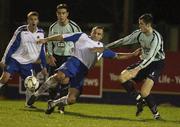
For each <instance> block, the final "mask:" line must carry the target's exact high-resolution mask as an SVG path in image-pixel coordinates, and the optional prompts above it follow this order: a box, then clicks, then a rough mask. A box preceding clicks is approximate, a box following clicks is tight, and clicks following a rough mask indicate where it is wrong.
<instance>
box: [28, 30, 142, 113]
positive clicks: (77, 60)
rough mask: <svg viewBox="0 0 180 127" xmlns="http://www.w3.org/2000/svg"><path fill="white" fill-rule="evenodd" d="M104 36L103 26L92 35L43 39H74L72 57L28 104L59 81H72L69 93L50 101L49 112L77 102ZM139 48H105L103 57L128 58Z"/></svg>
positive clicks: (42, 40) (78, 34)
mask: <svg viewBox="0 0 180 127" xmlns="http://www.w3.org/2000/svg"><path fill="white" fill-rule="evenodd" d="M102 37H103V28H102V27H94V28H93V29H92V31H91V36H88V35H87V34H85V33H72V34H63V35H54V36H51V37H47V38H45V39H41V40H39V41H38V42H39V43H46V42H48V41H51V40H60V41H62V40H64V41H72V42H74V44H75V47H74V50H73V54H72V57H70V59H68V60H67V62H65V63H64V64H63V65H62V66H60V67H59V68H58V69H57V73H56V74H54V75H53V76H51V77H49V79H47V81H46V82H45V84H43V85H42V86H41V87H40V88H39V89H38V90H37V91H36V93H35V94H34V95H33V96H32V97H31V98H30V99H29V101H28V104H30V105H31V104H33V103H34V102H35V100H36V99H37V97H38V96H39V95H41V94H42V93H43V92H44V91H45V90H46V89H48V87H51V86H53V85H57V83H58V82H60V83H61V84H64V85H65V84H67V83H70V88H69V93H68V95H67V96H64V97H62V98H60V99H58V100H54V101H52V102H51V101H50V102H49V103H48V104H49V108H48V110H47V112H46V113H47V114H50V113H52V111H53V109H54V107H55V106H56V105H62V106H65V105H69V104H73V103H75V102H76V99H77V97H78V96H79V95H80V93H81V90H82V88H83V81H84V78H85V76H86V74H87V72H88V70H89V69H91V68H92V67H93V65H94V64H95V63H96V61H97V59H98V56H101V55H99V53H97V52H94V51H93V48H94V47H103V43H102V42H100V40H101V39H102ZM138 53H139V50H137V51H136V52H134V53H127V54H122V53H120V54H119V53H115V52H113V51H111V50H108V49H107V50H105V51H104V52H103V55H102V57H106V58H118V59H126V58H129V57H132V56H134V55H135V54H136V55H137V54H138Z"/></svg>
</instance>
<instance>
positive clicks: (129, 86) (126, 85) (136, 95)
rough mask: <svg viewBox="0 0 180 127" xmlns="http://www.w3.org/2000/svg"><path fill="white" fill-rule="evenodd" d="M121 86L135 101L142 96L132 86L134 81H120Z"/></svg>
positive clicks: (139, 99)
mask: <svg viewBox="0 0 180 127" xmlns="http://www.w3.org/2000/svg"><path fill="white" fill-rule="evenodd" d="M122 86H123V87H124V89H125V90H126V91H127V93H128V94H130V95H131V96H132V97H133V98H135V99H136V100H137V101H141V100H142V99H143V98H142V96H141V94H140V93H138V92H137V90H136V89H135V88H134V83H133V82H132V81H130V80H128V81H126V82H124V83H122Z"/></svg>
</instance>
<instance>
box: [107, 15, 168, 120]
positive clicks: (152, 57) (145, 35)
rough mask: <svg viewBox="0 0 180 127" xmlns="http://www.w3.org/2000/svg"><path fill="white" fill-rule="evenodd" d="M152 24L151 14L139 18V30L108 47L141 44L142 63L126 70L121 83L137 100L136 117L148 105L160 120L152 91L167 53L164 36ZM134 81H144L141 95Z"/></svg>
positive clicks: (120, 77) (120, 80)
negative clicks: (135, 87)
mask: <svg viewBox="0 0 180 127" xmlns="http://www.w3.org/2000/svg"><path fill="white" fill-rule="evenodd" d="M152 23H153V21H152V15H151V14H144V15H142V16H141V17H140V18H139V28H140V29H139V30H136V31H134V32H133V33H132V34H130V35H128V36H126V37H124V38H122V39H119V40H117V41H115V42H112V43H110V44H108V45H106V47H109V48H112V47H117V46H119V45H128V44H134V43H139V45H140V46H141V48H142V55H141V61H140V62H138V63H136V64H133V65H131V66H129V67H128V68H127V69H125V70H124V71H123V72H122V73H121V74H120V76H119V82H120V83H121V84H122V86H124V88H125V89H126V90H127V92H128V93H130V94H131V95H132V96H134V97H135V98H136V100H137V112H136V116H138V115H139V114H140V113H141V112H142V111H143V106H144V103H147V105H148V106H149V108H150V110H151V112H152V113H153V115H154V118H155V119H158V118H160V114H159V112H158V110H157V105H156V103H155V102H154V100H153V98H152V97H151V94H150V91H151V89H152V87H153V85H154V82H155V81H156V80H157V79H158V77H159V75H160V72H161V71H162V69H163V67H164V59H165V53H164V49H163V39H162V36H161V35H160V33H159V32H157V31H156V30H155V29H153V27H152ZM132 80H133V81H135V82H137V81H143V85H142V87H141V93H140V94H139V93H137V92H136V90H135V89H134V87H133V82H132ZM144 100H145V102H144Z"/></svg>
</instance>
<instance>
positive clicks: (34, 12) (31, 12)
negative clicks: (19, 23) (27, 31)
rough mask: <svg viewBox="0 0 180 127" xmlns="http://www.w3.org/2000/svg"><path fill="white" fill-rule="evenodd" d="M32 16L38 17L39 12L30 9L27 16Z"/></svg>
mask: <svg viewBox="0 0 180 127" xmlns="http://www.w3.org/2000/svg"><path fill="white" fill-rule="evenodd" d="M30 16H37V17H39V13H38V12H37V11H30V12H29V13H28V14H27V18H29V17H30Z"/></svg>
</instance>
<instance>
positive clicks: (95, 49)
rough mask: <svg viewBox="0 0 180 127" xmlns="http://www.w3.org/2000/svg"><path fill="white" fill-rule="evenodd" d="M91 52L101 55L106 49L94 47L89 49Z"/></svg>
mask: <svg viewBox="0 0 180 127" xmlns="http://www.w3.org/2000/svg"><path fill="white" fill-rule="evenodd" d="M89 50H90V51H91V52H99V53H101V52H103V51H104V47H94V48H89Z"/></svg>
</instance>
